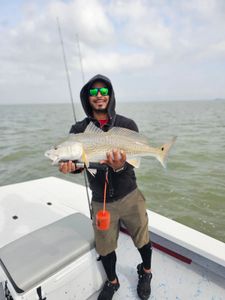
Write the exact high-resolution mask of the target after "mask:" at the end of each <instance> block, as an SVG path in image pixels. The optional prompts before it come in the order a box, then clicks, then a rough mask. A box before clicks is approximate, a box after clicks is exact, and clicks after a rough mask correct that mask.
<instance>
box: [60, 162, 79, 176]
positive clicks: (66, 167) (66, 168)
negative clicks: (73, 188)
mask: <svg viewBox="0 0 225 300" xmlns="http://www.w3.org/2000/svg"><path fill="white" fill-rule="evenodd" d="M79 169H81V168H78V167H76V165H75V163H73V162H72V161H71V160H69V161H67V162H62V163H60V164H59V171H60V172H62V173H63V174H67V173H71V172H74V171H76V170H79Z"/></svg>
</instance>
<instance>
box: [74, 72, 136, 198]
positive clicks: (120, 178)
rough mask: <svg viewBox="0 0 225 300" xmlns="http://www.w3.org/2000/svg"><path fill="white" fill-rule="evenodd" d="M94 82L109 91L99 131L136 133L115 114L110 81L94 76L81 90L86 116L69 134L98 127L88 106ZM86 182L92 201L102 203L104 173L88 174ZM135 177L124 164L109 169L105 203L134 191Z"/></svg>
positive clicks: (130, 167)
mask: <svg viewBox="0 0 225 300" xmlns="http://www.w3.org/2000/svg"><path fill="white" fill-rule="evenodd" d="M96 81H102V82H104V83H105V84H106V86H107V87H108V89H109V104H108V107H107V113H108V117H109V120H108V123H107V124H105V125H104V126H103V127H102V128H101V129H102V130H103V131H108V130H109V129H110V128H112V127H124V128H128V129H131V130H134V131H138V127H137V125H136V123H135V122H134V121H133V120H131V119H129V118H126V117H124V116H121V115H118V114H116V112H115V105H116V101H115V94H114V90H113V86H112V84H111V81H110V80H109V79H108V78H107V77H106V76H103V75H96V76H94V77H93V78H91V79H90V80H89V81H88V82H87V83H86V84H85V85H84V86H83V88H82V89H81V92H80V99H81V104H82V106H83V109H84V111H85V113H86V115H87V117H86V118H85V119H83V120H82V121H79V122H77V123H76V124H74V125H72V127H71V129H70V133H74V134H76V133H81V132H84V131H85V129H86V127H87V126H88V124H89V123H90V122H93V123H94V124H95V125H96V126H97V127H100V124H99V122H98V121H97V120H96V119H94V118H93V114H92V108H91V106H90V104H89V89H90V88H91V87H92V85H93V83H94V82H96ZM88 180H89V185H90V189H91V190H92V201H97V202H103V193H104V184H105V172H104V171H100V170H98V171H97V173H96V175H95V176H94V177H93V176H92V175H91V174H89V172H88ZM136 187H137V184H136V177H135V173H134V170H133V167H132V166H131V165H130V164H128V163H127V162H126V163H125V166H124V169H123V170H122V171H120V172H114V170H113V169H112V168H110V167H109V173H108V187H107V194H106V196H107V200H106V201H107V202H113V201H116V200H119V199H121V198H122V197H124V196H126V195H127V194H129V193H130V192H132V191H133V190H134V189H136Z"/></svg>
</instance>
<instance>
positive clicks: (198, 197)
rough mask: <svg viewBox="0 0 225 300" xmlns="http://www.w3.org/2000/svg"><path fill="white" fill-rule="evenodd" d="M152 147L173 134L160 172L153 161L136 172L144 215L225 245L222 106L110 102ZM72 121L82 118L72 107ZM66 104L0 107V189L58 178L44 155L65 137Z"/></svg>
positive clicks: (224, 105) (80, 180)
mask: <svg viewBox="0 0 225 300" xmlns="http://www.w3.org/2000/svg"><path fill="white" fill-rule="evenodd" d="M117 113H120V114H124V115H126V116H128V117H130V118H132V119H134V120H135V121H136V123H137V124H138V126H139V130H140V132H142V133H143V134H145V135H146V136H148V137H149V140H150V142H151V144H152V145H153V146H160V145H161V144H163V143H164V142H166V141H169V140H170V139H171V138H172V136H174V135H176V136H177V137H178V138H177V141H176V143H175V145H174V147H173V149H172V151H171V153H170V155H169V159H168V163H167V168H166V169H163V168H162V167H161V165H160V164H159V163H158V162H157V161H156V160H155V159H153V158H148V159H143V160H142V163H141V167H140V168H139V169H137V170H136V175H137V179H138V185H139V187H140V189H141V190H142V191H143V193H144V195H145V197H146V202H147V206H148V207H149V209H151V210H153V211H155V212H157V213H160V214H162V215H164V216H166V217H169V218H171V219H173V220H176V221H178V222H180V223H183V224H185V225H188V226H190V227H192V228H195V229H197V230H199V231H201V232H203V233H206V234H208V235H210V236H212V237H214V238H216V239H219V240H221V241H224V242H225V101H187V102H184V101H182V102H146V103H118V104H117ZM76 114H77V119H78V120H80V119H82V118H83V117H84V114H83V112H82V109H81V106H80V105H79V104H76ZM72 123H73V115H72V110H71V107H70V105H69V104H68V105H67V104H66V105H65V104H51V105H47V104H46V105H8V106H7V105H4V106H3V105H2V106H0V185H8V184H12V183H18V182H22V181H27V180H32V179H37V178H42V177H47V176H56V177H60V178H63V179H66V180H69V181H72V182H77V183H81V184H84V179H83V175H72V174H67V175H64V174H61V173H60V172H59V171H58V169H57V167H55V166H52V165H51V162H50V161H49V160H48V159H47V158H45V157H44V152H45V151H46V150H47V149H49V148H50V147H51V146H53V145H56V144H57V143H59V142H60V141H62V140H63V139H64V138H65V137H66V136H67V134H68V131H69V129H70V126H71V124H72Z"/></svg>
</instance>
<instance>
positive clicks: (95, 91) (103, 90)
mask: <svg viewBox="0 0 225 300" xmlns="http://www.w3.org/2000/svg"><path fill="white" fill-rule="evenodd" d="M98 92H100V94H101V95H102V96H107V95H108V94H109V89H108V88H105V87H102V88H93V89H90V90H89V95H90V96H97V95H98Z"/></svg>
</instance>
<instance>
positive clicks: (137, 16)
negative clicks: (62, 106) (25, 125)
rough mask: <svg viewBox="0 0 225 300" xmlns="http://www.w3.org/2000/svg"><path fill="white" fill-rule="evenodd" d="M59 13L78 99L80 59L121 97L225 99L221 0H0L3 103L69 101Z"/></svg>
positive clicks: (224, 25)
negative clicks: (58, 26)
mask: <svg viewBox="0 0 225 300" xmlns="http://www.w3.org/2000/svg"><path fill="white" fill-rule="evenodd" d="M57 18H58V19H59V22H60V26H61V31H62V35H63V41H64V47H65V53H66V59H67V63H68V69H69V74H70V80H71V86H72V92H73V97H74V101H75V102H79V92H80V89H81V88H82V86H83V80H82V72H81V63H80V60H81V61H82V65H83V70H84V77H85V81H88V80H89V79H90V78H91V77H92V76H94V75H96V74H103V75H106V76H108V77H109V78H110V79H111V81H112V83H113V86H114V89H115V94H116V99H117V101H120V102H125V101H126V102H138V101H167V100H176V101H177V100H180V101H182V100H208V99H215V98H225V1H224V0H189V1H186V0H67V1H62V0H57V1H56V0H36V1H33V0H10V1H8V0H0V36H1V41H0V104H15V103H16V104H17V103H68V102H69V101H70V100H69V99H70V98H69V91H68V86H67V81H66V73H65V67H64V63H63V54H62V48H61V44H60V38H59V33H58V28H57V22H56V19H57ZM77 37H78V38H77ZM78 40H79V46H80V50H81V56H80V55H79V51H78Z"/></svg>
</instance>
